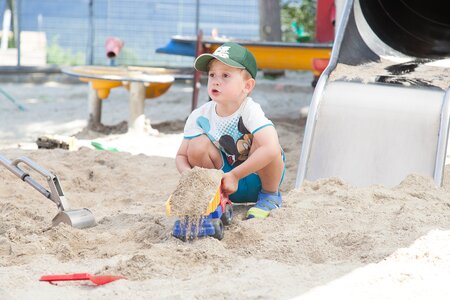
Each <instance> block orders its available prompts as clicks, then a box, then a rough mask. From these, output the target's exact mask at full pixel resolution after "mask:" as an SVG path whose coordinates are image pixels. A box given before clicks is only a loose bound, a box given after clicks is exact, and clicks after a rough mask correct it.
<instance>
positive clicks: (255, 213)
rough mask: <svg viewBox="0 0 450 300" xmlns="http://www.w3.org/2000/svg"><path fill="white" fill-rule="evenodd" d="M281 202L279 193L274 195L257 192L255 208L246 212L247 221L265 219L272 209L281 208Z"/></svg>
mask: <svg viewBox="0 0 450 300" xmlns="http://www.w3.org/2000/svg"><path fill="white" fill-rule="evenodd" d="M281 202H282V200H281V194H280V192H278V193H277V194H276V195H274V194H271V193H270V194H267V193H264V192H259V194H258V200H257V201H256V204H255V206H253V207H252V208H250V209H249V210H248V211H247V219H252V218H257V219H265V218H267V217H268V216H269V214H270V211H271V210H272V209H277V208H280V207H281Z"/></svg>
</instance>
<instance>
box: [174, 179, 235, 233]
mask: <svg viewBox="0 0 450 300" xmlns="http://www.w3.org/2000/svg"><path fill="white" fill-rule="evenodd" d="M171 200H172V196H170V197H169V199H168V200H167V202H166V214H167V216H171V215H172V211H171ZM177 217H178V220H176V221H175V225H174V226H173V230H172V235H173V236H174V237H176V238H179V239H180V240H182V241H186V240H187V239H189V240H193V239H195V238H197V237H202V236H212V237H214V238H216V239H218V240H221V239H223V237H224V225H225V226H227V225H230V224H231V221H232V219H233V206H232V204H231V201H230V199H228V196H227V195H225V194H224V193H223V192H222V189H221V187H220V186H219V188H218V189H217V192H216V194H215V195H214V197H213V199H212V200H211V201H210V202H209V203H208V207H207V208H206V210H205V212H204V213H203V215H201V216H198V217H199V218H198V222H197V220H195V221H193V220H192V217H190V216H185V215H178V216H177Z"/></svg>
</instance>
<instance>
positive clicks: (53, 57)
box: [47, 35, 86, 66]
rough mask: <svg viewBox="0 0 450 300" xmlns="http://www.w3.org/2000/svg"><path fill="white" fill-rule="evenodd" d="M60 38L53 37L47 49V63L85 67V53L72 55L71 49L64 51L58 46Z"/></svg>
mask: <svg viewBox="0 0 450 300" xmlns="http://www.w3.org/2000/svg"><path fill="white" fill-rule="evenodd" d="M58 39H59V36H57V35H56V36H53V38H52V41H51V43H50V45H49V46H48V47H47V63H48V64H55V65H69V66H73V65H83V64H84V62H85V60H86V58H85V55H84V54H83V53H80V52H78V53H75V54H73V53H72V50H70V49H64V48H62V47H61V46H59V44H58Z"/></svg>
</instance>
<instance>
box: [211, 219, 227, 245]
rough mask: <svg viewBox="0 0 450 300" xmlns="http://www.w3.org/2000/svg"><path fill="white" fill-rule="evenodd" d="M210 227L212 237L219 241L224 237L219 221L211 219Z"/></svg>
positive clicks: (220, 221) (221, 224)
mask: <svg viewBox="0 0 450 300" xmlns="http://www.w3.org/2000/svg"><path fill="white" fill-rule="evenodd" d="M211 223H212V225H213V226H214V235H213V236H212V237H214V238H216V239H218V240H219V241H220V240H221V239H223V236H224V228H223V223H222V220H221V219H212V220H211Z"/></svg>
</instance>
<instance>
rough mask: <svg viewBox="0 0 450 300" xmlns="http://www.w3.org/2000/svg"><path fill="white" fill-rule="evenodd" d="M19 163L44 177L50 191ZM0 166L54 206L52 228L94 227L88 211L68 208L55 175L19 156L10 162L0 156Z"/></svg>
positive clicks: (92, 216) (91, 216)
mask: <svg viewBox="0 0 450 300" xmlns="http://www.w3.org/2000/svg"><path fill="white" fill-rule="evenodd" d="M20 163H22V164H25V165H27V166H28V167H30V168H31V169H33V170H34V171H36V172H37V173H39V174H41V175H42V176H44V177H45V179H46V181H47V183H48V185H49V187H50V191H49V190H47V189H45V188H44V187H43V186H42V185H40V184H39V183H38V182H37V181H36V180H34V179H33V178H32V177H31V176H30V174H28V173H27V172H25V171H24V170H22V169H21V168H19V166H18V165H19V164H20ZM0 164H2V165H3V166H5V167H6V168H7V169H8V170H9V171H11V172H12V173H13V174H14V175H16V176H17V177H19V178H20V179H21V180H23V181H25V182H26V183H28V184H29V185H31V186H32V187H33V188H35V189H36V190H37V191H38V192H39V193H41V194H42V195H44V196H45V197H46V198H48V199H50V200H51V201H53V202H54V203H55V204H56V206H57V207H58V210H59V212H58V214H57V215H56V216H55V217H54V218H53V220H52V224H53V226H56V225H58V224H59V223H65V224H68V225H70V226H72V227H75V228H88V227H92V226H95V225H96V223H95V218H94V215H93V214H92V212H91V211H90V210H89V209H87V208H82V209H71V208H70V205H69V201H68V200H67V199H66V197H65V196H64V192H63V190H62V188H61V185H60V183H59V180H58V177H56V175H54V174H52V173H50V172H49V171H47V170H46V169H44V168H43V167H41V166H39V165H38V164H36V163H35V162H34V161H32V160H30V159H29V158H27V157H24V156H21V157H19V158H17V159H15V160H14V161H12V162H11V161H10V160H8V159H7V158H6V157H3V156H1V155H0Z"/></svg>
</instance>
